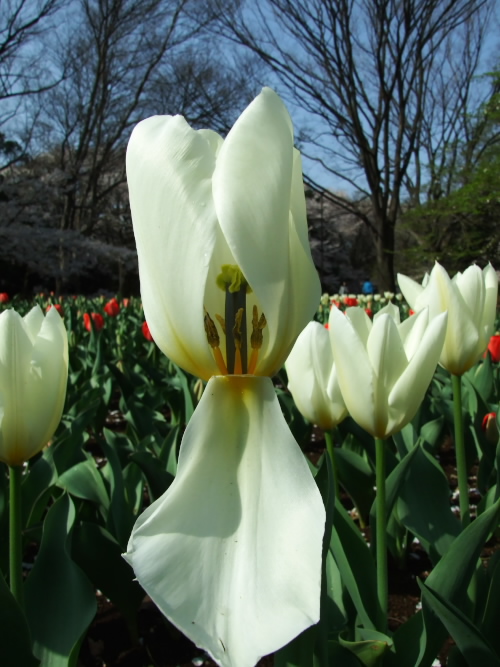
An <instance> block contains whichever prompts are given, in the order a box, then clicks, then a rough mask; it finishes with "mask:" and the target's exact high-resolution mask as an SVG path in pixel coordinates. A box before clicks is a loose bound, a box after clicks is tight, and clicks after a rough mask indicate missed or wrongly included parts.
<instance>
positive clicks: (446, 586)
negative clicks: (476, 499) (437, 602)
mask: <svg viewBox="0 0 500 667" xmlns="http://www.w3.org/2000/svg"><path fill="white" fill-rule="evenodd" d="M499 517H500V500H498V501H497V502H496V503H495V504H494V505H492V506H491V507H490V508H489V509H487V510H486V511H485V512H483V514H481V515H480V516H478V517H477V519H475V521H473V522H472V523H471V524H469V525H468V526H467V527H466V528H465V529H464V530H463V531H462V533H461V534H460V535H459V536H458V537H456V538H455V540H454V542H453V544H452V545H451V547H450V548H449V549H448V551H447V552H446V554H445V555H444V556H443V557H442V558H441V560H440V561H439V563H438V564H437V565H436V567H435V568H434V569H433V570H432V572H431V573H430V575H429V576H428V577H427V580H426V585H427V587H429V588H431V589H432V590H433V591H434V592H436V593H438V594H439V595H440V596H441V597H442V598H444V599H446V600H449V601H450V602H452V603H453V604H454V605H456V606H457V607H460V608H463V607H465V602H466V598H467V587H468V585H469V582H470V580H471V579H472V576H473V575H474V572H475V569H476V566H477V560H478V558H479V555H480V553H481V549H482V548H483V546H484V544H485V542H486V541H487V539H488V537H489V536H490V535H491V533H492V532H493V530H494V529H495V528H496V527H497V525H498V520H499Z"/></svg>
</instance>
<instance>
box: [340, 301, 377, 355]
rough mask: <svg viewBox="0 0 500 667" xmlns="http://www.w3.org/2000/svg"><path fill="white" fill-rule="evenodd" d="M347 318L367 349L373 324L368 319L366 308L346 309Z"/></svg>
mask: <svg viewBox="0 0 500 667" xmlns="http://www.w3.org/2000/svg"><path fill="white" fill-rule="evenodd" d="M345 317H347V319H348V320H349V321H350V322H352V326H353V327H354V328H355V329H356V333H357V334H358V336H359V338H360V339H361V341H362V343H363V345H364V346H365V347H366V344H367V342H368V337H369V335H370V331H371V330H372V326H373V322H372V320H371V319H370V318H369V317H368V315H367V313H366V311H365V310H364V308H358V307H356V308H346V311H345Z"/></svg>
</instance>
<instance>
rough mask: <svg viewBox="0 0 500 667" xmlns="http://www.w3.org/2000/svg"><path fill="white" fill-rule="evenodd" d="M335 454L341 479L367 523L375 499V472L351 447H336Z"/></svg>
mask: <svg viewBox="0 0 500 667" xmlns="http://www.w3.org/2000/svg"><path fill="white" fill-rule="evenodd" d="M334 454H335V460H336V463H337V470H338V474H339V481H340V483H341V485H342V486H343V487H344V489H345V490H346V492H347V493H348V495H349V496H350V497H351V498H352V500H353V502H354V504H355V505H356V508H357V510H358V513H359V515H360V516H361V517H362V520H363V522H364V523H365V524H366V523H367V522H368V516H369V514H370V507H371V506H372V504H373V501H374V499H375V491H374V488H373V487H374V485H375V473H374V472H373V469H372V467H371V466H370V465H369V463H368V462H367V461H366V459H365V458H363V457H362V456H360V455H359V454H357V453H356V452H354V451H352V450H350V449H346V448H344V447H336V448H335V450H334Z"/></svg>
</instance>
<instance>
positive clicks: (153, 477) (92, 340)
mask: <svg viewBox="0 0 500 667" xmlns="http://www.w3.org/2000/svg"><path fill="white" fill-rule="evenodd" d="M346 298H352V299H356V300H357V301H358V302H359V301H362V298H361V297H358V296H352V297H349V296H348V297H343V298H340V297H338V298H337V297H336V295H334V296H333V297H329V296H327V295H324V296H323V298H322V301H321V304H320V307H319V309H318V315H317V319H318V320H319V321H320V322H321V323H325V322H326V321H327V319H328V314H329V310H330V304H331V302H332V301H335V302H338V303H340V304H341V307H342V305H345V306H352V305H355V304H354V303H352V302H350V303H346V302H345V299H346ZM342 299H344V301H342ZM364 299H365V301H364V302H363V301H362V302H361V303H360V304H359V305H363V307H365V308H370V310H372V312H373V313H374V312H377V310H378V309H379V308H380V307H382V306H384V305H385V301H387V300H389V301H391V300H392V302H393V303H394V304H396V305H398V306H399V307H400V311H401V318H402V319H404V318H405V317H407V316H408V315H409V307H408V305H407V304H406V303H405V302H404V301H403V300H402V299H400V298H399V297H395V296H393V295H383V296H380V297H379V298H377V297H375V296H374V297H373V298H372V299H366V297H364ZM35 301H36V302H37V303H38V304H39V305H40V306H41V307H42V309H43V310H47V309H48V308H50V307H54V308H56V309H57V310H58V312H59V314H60V316H61V317H62V318H63V319H64V322H65V325H66V328H67V331H68V341H69V380H68V390H67V396H66V404H65V408H64V412H63V418H62V421H61V424H60V426H59V427H58V429H57V431H56V433H55V435H54V438H53V439H52V441H51V443H50V444H49V446H48V447H46V448H45V449H44V450H43V451H42V452H41V453H40V454H38V455H37V456H35V457H34V458H32V459H31V460H30V461H29V462H28V463H27V464H26V466H25V470H24V474H23V482H22V509H23V516H22V528H23V553H24V576H25V583H24V587H25V597H26V618H24V617H23V616H22V614H20V613H19V611H18V609H17V608H16V604H15V602H14V600H13V599H12V596H11V595H10V593H9V589H8V587H7V585H6V584H5V583H4V580H6V579H7V572H8V557H9V556H8V504H9V500H8V498H9V480H8V475H7V468H6V467H5V466H4V465H3V464H0V465H1V466H2V470H1V473H2V474H1V475H0V570H1V572H2V573H3V575H4V577H0V623H1V627H2V630H3V637H4V638H5V639H2V642H1V643H0V664H2V665H3V664H5V665H11V664H12V665H14V664H22V665H26V666H27V667H29V666H30V665H36V664H38V661H39V659H41V662H42V664H49V663H50V664H53V665H61V666H62V665H76V664H77V662H78V655H79V652H80V647H81V643H82V639H83V638H84V636H85V634H86V632H87V630H88V627H89V625H90V624H91V622H92V620H93V618H94V616H95V613H96V591H100V592H101V593H102V594H103V595H104V596H105V597H106V598H108V599H109V600H110V601H111V602H112V603H113V605H115V607H116V608H117V609H118V610H119V612H120V613H121V615H122V616H123V618H124V619H125V621H126V624H127V627H128V630H129V637H128V638H124V644H125V645H133V643H134V642H136V641H137V640H138V635H139V632H138V626H137V613H138V609H139V607H140V605H141V603H142V601H143V598H144V592H143V591H142V589H141V588H140V586H139V584H138V583H137V582H136V581H134V580H133V573H132V570H131V568H130V567H129V565H128V564H127V563H126V562H125V561H124V560H123V558H122V556H121V554H122V553H123V552H125V551H126V547H127V542H128V539H129V536H130V533H131V530H132V527H133V525H134V522H135V520H136V518H137V516H138V515H139V514H140V512H141V511H142V509H143V508H144V507H145V506H146V505H147V504H149V503H150V502H151V501H153V500H155V499H156V498H158V497H159V496H160V495H161V494H162V493H163V492H164V491H165V490H166V488H168V486H169V485H170V484H171V482H172V481H173V479H174V476H175V473H176V463H177V453H178V447H179V444H180V440H181V436H182V433H183V431H184V428H185V425H186V424H187V422H188V421H189V419H190V417H191V415H192V413H193V411H194V407H195V406H196V404H197V401H198V400H199V398H200V396H201V393H202V392H203V383H202V382H201V381H200V380H195V379H194V378H192V377H191V376H189V375H188V374H186V373H185V372H183V371H182V370H180V369H179V368H178V367H177V366H175V365H174V364H173V363H172V362H170V361H169V360H168V359H167V358H166V357H165V356H164V355H162V354H161V353H160V352H159V350H158V348H157V347H156V345H155V344H154V341H153V340H152V338H151V335H150V334H149V330H148V328H147V325H146V324H145V321H144V315H143V312H142V307H141V303H140V300H139V299H135V298H132V299H121V300H117V299H106V298H97V299H88V298H85V297H80V296H77V297H74V298H69V297H68V298H64V299H56V298H54V297H51V296H50V295H40V296H39V297H37V298H36V300H35ZM32 306H33V302H28V301H25V300H20V299H18V298H13V299H9V297H8V295H5V294H4V295H2V299H1V300H0V309H2V310H3V309H6V308H9V307H13V308H15V309H16V310H17V311H18V312H19V313H21V314H23V315H24V314H25V313H27V312H28V311H29V310H30V308H31V307H32ZM325 314H326V315H325ZM369 314H370V313H369ZM496 328H498V322H497V325H496ZM498 340H499V339H498V337H494V338H493V339H492V342H491V344H490V348H489V350H490V352H489V354H487V356H486V357H485V358H484V359H483V360H482V361H480V362H479V363H478V364H476V365H475V366H474V367H473V368H471V369H470V370H469V371H468V372H467V373H465V374H464V376H463V379H462V383H463V392H462V404H463V405H462V407H463V414H464V435H465V445H466V456H467V466H468V469H469V471H473V472H474V480H475V484H474V485H473V486H474V488H472V489H471V493H472V494H473V498H474V501H475V500H476V499H479V500H478V502H474V503H473V508H472V510H473V516H474V517H477V518H476V520H474V521H473V522H472V523H471V524H470V526H468V527H467V528H466V529H465V530H463V529H462V526H461V524H460V521H459V519H458V517H457V515H456V511H455V509H454V507H453V505H452V503H451V491H450V485H449V479H448V478H447V476H446V474H445V472H444V470H443V468H442V467H441V466H440V465H439V463H440V457H441V456H442V454H443V443H449V441H450V435H451V434H452V433H453V400H452V386H451V380H450V376H449V374H448V373H447V372H446V371H444V370H443V369H441V368H440V367H438V369H437V371H436V373H435V375H434V379H433V381H432V383H431V385H430V387H429V390H428V391H427V393H426V396H425V399H424V401H423V403H422V405H421V407H420V409H419V411H418V413H417V415H416V417H415V418H414V419H413V420H412V422H411V423H410V424H408V425H407V426H405V427H404V428H403V429H402V430H401V431H400V432H399V433H397V434H395V435H394V436H393V438H392V440H389V441H388V443H387V446H388V449H387V478H386V499H387V546H388V550H389V552H390V554H391V557H392V559H393V560H394V562H396V563H397V565H398V567H399V568H400V569H401V570H402V571H405V570H406V571H409V570H410V569H411V562H412V558H413V557H414V554H415V545H418V548H419V549H420V550H422V549H423V550H424V551H425V553H426V554H427V557H428V559H429V561H430V569H431V570H432V571H431V572H430V574H429V576H428V577H427V578H426V579H425V580H424V579H423V578H422V579H421V580H419V581H418V584H419V586H420V588H421V590H422V605H423V606H422V610H421V611H420V612H419V613H416V614H415V615H414V616H412V617H411V618H410V619H409V620H408V621H407V622H406V623H403V624H401V625H400V626H399V627H397V628H392V627H391V626H390V625H389V629H385V628H387V622H386V619H381V618H380V608H379V605H378V603H377V597H376V572H375V560H374V557H373V551H374V544H373V542H374V540H373V530H374V526H375V523H376V504H375V499H376V489H375V458H376V457H375V442H374V439H373V438H372V437H371V436H370V435H368V434H367V433H366V432H365V431H363V430H362V429H361V428H360V427H359V426H358V425H357V424H356V423H355V422H354V421H353V420H352V419H351V418H350V417H347V418H346V419H345V420H344V421H343V422H342V423H340V424H339V425H338V426H337V427H336V428H335V429H334V430H333V432H332V433H330V434H329V436H331V438H332V442H333V444H334V447H333V456H334V464H335V469H336V478H337V482H338V488H339V493H338V497H336V496H335V494H334V493H332V486H331V479H332V471H331V466H330V464H329V462H328V461H329V459H328V457H327V456H325V455H324V454H323V453H322V442H323V440H322V433H321V432H320V431H318V429H317V428H316V427H314V425H313V424H312V423H310V422H308V421H307V420H306V419H305V418H304V417H303V416H302V415H301V413H300V412H299V411H298V409H297V407H296V405H295V403H294V401H293V398H292V396H291V394H290V392H289V391H288V390H287V384H288V379H287V375H286V371H285V369H282V370H281V371H280V373H279V374H278V376H277V377H276V378H275V386H276V391H277V393H278V397H279V399H280V403H281V406H282V409H283V412H284V414H285V417H286V419H287V421H288V423H289V425H290V428H291V430H292V432H293V434H294V436H295V438H296V439H297V441H298V442H299V444H300V445H301V447H302V448H303V449H304V451H305V453H306V454H307V456H308V461H309V463H310V466H311V469H312V471H313V474H314V475H315V478H316V482H317V484H318V486H319V488H320V490H321V492H322V495H323V498H324V501H325V504H326V505H327V508H329V509H328V511H327V515H328V516H329V517H332V519H331V525H329V526H327V536H326V538H325V546H324V549H325V558H324V563H325V564H324V573H323V575H324V586H323V593H322V614H321V622H320V624H319V625H318V626H315V627H313V628H310V629H309V630H307V631H306V632H305V633H303V634H302V635H301V636H299V637H298V638H297V639H296V640H294V642H292V644H290V645H289V646H288V647H285V648H284V649H282V650H281V651H279V652H278V653H277V654H276V655H275V657H274V663H275V665H288V664H290V665H292V664H297V662H296V660H297V657H296V656H297V655H303V656H309V657H308V658H307V659H304V661H303V662H300V663H299V664H300V667H306V665H309V664H311V665H312V664H313V663H312V662H310V660H313V657H314V659H315V660H316V661H317V662H318V664H321V665H327V664H342V665H346V666H347V667H350V665H353V666H356V665H367V666H368V665H375V664H383V665H394V666H396V665H398V666H400V665H408V666H409V667H410V666H411V667H413V665H422V666H425V665H432V664H433V662H434V661H435V658H436V655H437V654H438V652H439V650H440V647H441V646H442V644H443V642H444V641H445V640H446V638H447V637H448V636H451V637H452V638H453V640H454V642H455V644H456V647H455V648H454V649H452V652H451V654H450V662H449V664H452V665H464V664H470V665H473V664H485V665H500V637H499V636H498V632H497V629H496V621H497V619H498V617H499V616H500V555H499V554H500V551H494V554H493V556H491V557H489V558H488V560H487V561H484V562H482V561H481V560H480V558H481V556H482V555H484V552H483V549H484V546H485V544H486V543H487V542H488V540H492V541H491V542H490V546H491V545H493V547H495V546H496V545H497V544H498V542H497V540H496V538H495V535H496V532H497V530H498V523H499V518H500V502H499V500H498V498H499V496H500V448H499V447H498V424H497V418H496V412H497V409H498V402H499V397H500V368H499V365H498V362H499V357H498V344H497V341H498ZM26 419H27V420H29V419H30V415H29V414H26ZM368 526H369V527H370V528H371V529H372V538H371V539H370V534H369V532H368V533H367V527H368ZM367 537H368V539H367ZM370 542H371V543H370ZM381 628H384V629H385V630H384V631H382V630H381ZM321 647H322V648H321ZM325 647H326V649H325ZM35 656H36V657H35ZM478 656H479V657H478ZM478 659H479V660H480V662H477V660H478ZM474 660H476V662H474Z"/></svg>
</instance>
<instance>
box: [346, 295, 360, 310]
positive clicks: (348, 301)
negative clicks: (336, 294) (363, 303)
mask: <svg viewBox="0 0 500 667" xmlns="http://www.w3.org/2000/svg"><path fill="white" fill-rule="evenodd" d="M344 303H345V305H346V306H347V307H348V308H353V307H354V306H357V305H358V300H357V299H355V298H354V297H352V296H346V297H345V299H344Z"/></svg>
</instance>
